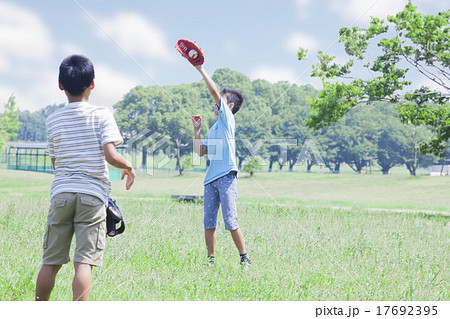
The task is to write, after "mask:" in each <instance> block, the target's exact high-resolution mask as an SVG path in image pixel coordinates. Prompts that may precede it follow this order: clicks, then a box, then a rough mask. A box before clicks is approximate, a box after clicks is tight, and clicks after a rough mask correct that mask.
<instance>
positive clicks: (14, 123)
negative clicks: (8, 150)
mask: <svg viewBox="0 0 450 319" xmlns="http://www.w3.org/2000/svg"><path fill="white" fill-rule="evenodd" d="M19 127H20V121H19V109H18V108H17V107H16V98H15V97H14V95H11V96H10V98H9V99H8V102H7V103H6V104H5V111H4V112H3V114H0V149H2V148H3V146H4V145H5V144H6V143H7V142H8V141H10V140H15V139H17V131H18V130H19Z"/></svg>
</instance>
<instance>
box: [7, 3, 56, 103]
mask: <svg viewBox="0 0 450 319" xmlns="http://www.w3.org/2000/svg"><path fill="white" fill-rule="evenodd" d="M54 48H55V43H54V41H53V39H52V35H51V32H50V29H49V28H48V26H47V25H46V23H45V21H44V20H43V19H42V18H41V17H40V16H39V15H37V14H35V13H34V12H32V11H30V10H28V9H27V8H26V7H24V6H19V5H16V4H13V3H11V2H0V73H1V74H2V75H5V77H4V78H5V79H4V80H2V81H1V82H0V103H2V104H4V103H5V102H6V101H7V99H8V98H9V96H10V95H11V94H14V96H15V97H16V102H17V105H18V107H19V108H20V109H21V110H25V109H34V110H36V109H38V108H41V107H44V106H46V105H47V104H44V103H46V102H48V101H49V99H50V98H51V96H53V95H52V93H51V92H52V89H51V87H55V86H56V85H57V80H56V76H55V75H54V74H50V73H51V72H50V71H49V70H52V67H53V64H52V59H51V58H52V53H53V51H54ZM49 88H50V89H49ZM51 103H53V101H52V102H51Z"/></svg>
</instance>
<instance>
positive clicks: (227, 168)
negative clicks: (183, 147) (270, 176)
mask: <svg viewBox="0 0 450 319" xmlns="http://www.w3.org/2000/svg"><path fill="white" fill-rule="evenodd" d="M234 132H235V124H234V115H233V113H232V112H231V110H230V108H229V107H228V105H226V104H225V103H224V101H223V99H222V98H221V99H220V107H219V119H218V120H217V122H216V123H214V125H213V126H212V127H211V128H210V129H209V132H208V134H207V135H206V138H205V139H204V140H203V145H205V146H206V147H207V148H208V154H207V156H208V159H209V160H210V164H209V166H208V167H207V169H206V176H205V181H204V184H205V185H206V184H209V183H211V182H213V181H215V180H216V179H218V178H220V177H222V176H225V175H227V174H228V173H230V172H231V171H235V172H237V171H238V169H237V166H236V143H235V139H234V134H235V133H234Z"/></svg>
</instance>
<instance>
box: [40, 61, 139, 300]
mask: <svg viewBox="0 0 450 319" xmlns="http://www.w3.org/2000/svg"><path fill="white" fill-rule="evenodd" d="M94 86H95V84H94V66H93V65H92V62H91V61H90V60H89V59H88V58H86V57H84V56H80V55H72V56H69V57H67V58H66V59H64V61H63V62H62V63H61V65H60V68H59V88H60V89H61V90H63V91H64V92H65V94H66V96H67V99H68V102H69V103H68V104H67V105H66V106H65V107H64V108H62V109H61V110H59V111H56V112H55V113H53V114H51V115H50V116H49V117H48V118H47V121H46V126H47V137H48V146H47V151H48V154H49V156H50V158H51V160H52V164H53V167H54V169H55V179H54V181H53V183H52V186H51V190H50V201H51V205H50V209H49V213H48V216H47V227H46V231H45V235H44V243H43V248H44V253H43V261H42V264H43V265H42V268H41V270H40V272H39V275H38V278H37V281H36V295H35V296H36V300H48V299H49V297H50V293H51V291H52V289H53V286H54V283H55V278H56V275H57V273H58V271H59V270H60V268H61V266H62V265H63V264H66V263H68V262H69V261H70V258H69V250H70V244H71V241H72V237H73V235H74V234H75V237H76V248H75V255H74V268H75V276H74V279H73V283H72V291H73V300H88V299H89V294H90V289H91V283H92V266H101V265H102V259H103V251H104V249H105V244H106V205H107V203H108V194H109V192H110V191H111V183H110V181H109V172H108V163H109V164H111V165H112V166H114V167H117V168H121V169H122V179H123V178H124V177H125V176H127V181H126V189H127V190H128V189H130V187H131V186H132V185H133V182H134V178H135V176H136V174H135V172H134V170H133V167H132V166H131V164H130V163H129V162H128V161H127V160H126V159H125V158H124V157H123V156H122V155H121V154H120V153H118V152H117V150H116V146H117V145H119V144H121V143H122V142H123V140H122V137H121V135H120V132H119V129H118V127H117V124H116V121H115V119H114V117H113V115H112V113H111V112H110V111H109V110H108V109H107V108H105V107H98V106H93V105H91V104H89V96H90V94H91V91H92V90H93V89H94Z"/></svg>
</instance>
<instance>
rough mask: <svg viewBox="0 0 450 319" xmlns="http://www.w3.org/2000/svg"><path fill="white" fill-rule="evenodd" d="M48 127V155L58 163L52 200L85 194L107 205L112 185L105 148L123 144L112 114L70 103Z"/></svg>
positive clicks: (51, 119) (97, 107)
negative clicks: (67, 194)
mask: <svg viewBox="0 0 450 319" xmlns="http://www.w3.org/2000/svg"><path fill="white" fill-rule="evenodd" d="M46 126H47V138H48V144H47V153H48V154H49V156H50V157H51V158H54V159H55V179H54V181H53V183H52V187H51V190H50V197H51V198H53V197H54V196H55V195H57V194H59V193H64V192H70V193H83V194H89V195H93V196H96V197H98V198H100V199H101V200H103V202H104V203H105V204H107V202H108V194H109V193H110V191H111V182H110V181H109V171H108V164H107V162H106V159H105V155H104V152H103V146H104V145H105V144H107V143H114V144H115V145H119V144H121V143H122V142H123V140H122V136H121V135H120V132H119V129H118V127H117V123H116V121H115V119H114V116H113V115H112V113H111V112H110V111H109V110H108V109H107V108H105V107H99V106H93V105H91V104H89V103H86V102H76V103H69V104H67V105H66V106H65V107H64V108H62V109H61V110H58V111H56V112H54V113H52V114H51V115H49V117H48V118H47V121H46Z"/></svg>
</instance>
